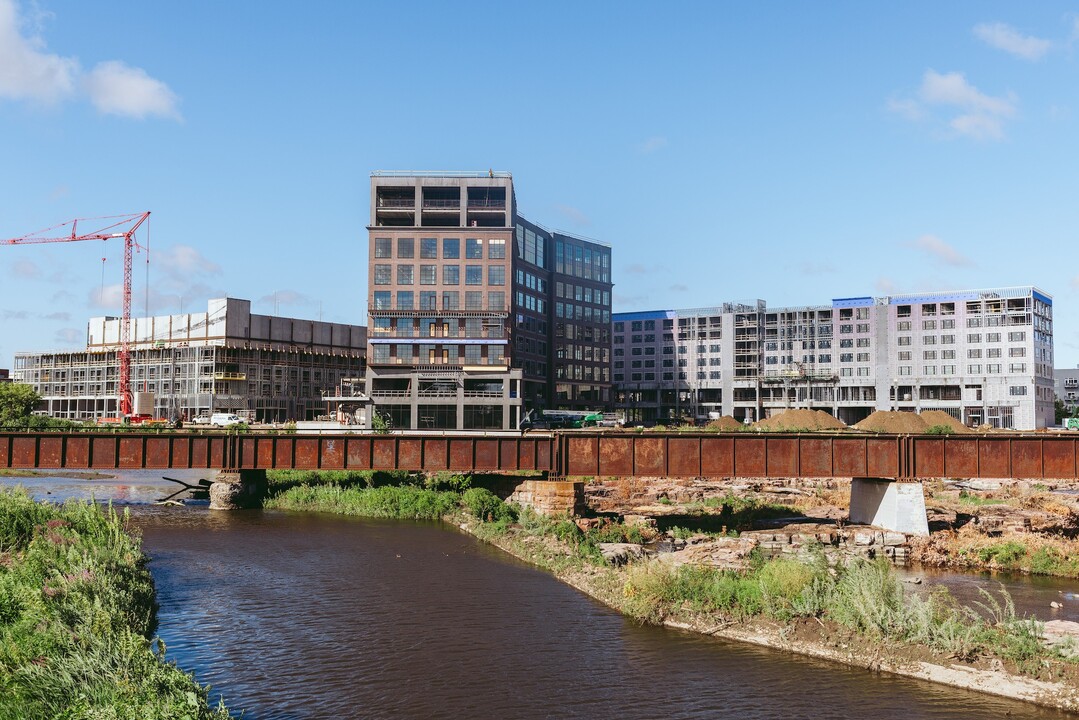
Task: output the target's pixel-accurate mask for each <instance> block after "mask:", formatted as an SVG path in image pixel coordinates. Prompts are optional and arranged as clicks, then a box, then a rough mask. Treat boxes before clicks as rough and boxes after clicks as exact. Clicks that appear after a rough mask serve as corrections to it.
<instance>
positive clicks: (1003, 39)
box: [974, 22, 1053, 60]
mask: <svg viewBox="0 0 1079 720" xmlns="http://www.w3.org/2000/svg"><path fill="white" fill-rule="evenodd" d="M974 35H975V36H976V37H977V38H978V39H979V40H981V41H982V42H984V43H985V44H987V45H989V46H991V47H995V48H996V49H997V50H1003V51H1004V52H1006V53H1009V54H1011V55H1015V56H1016V57H1018V58H1022V59H1024V60H1041V59H1042V57H1044V56H1045V54H1046V53H1047V52H1049V50H1050V48H1052V47H1053V43H1052V42H1050V41H1049V40H1043V39H1042V38H1037V37H1034V36H1033V35H1023V34H1022V33H1020V32H1019V31H1018V30H1016V29H1015V28H1013V27H1011V26H1010V25H1005V24H1004V23H1001V22H997V23H981V24H980V25H975V26H974Z"/></svg>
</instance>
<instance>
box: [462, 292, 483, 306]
mask: <svg viewBox="0 0 1079 720" xmlns="http://www.w3.org/2000/svg"><path fill="white" fill-rule="evenodd" d="M482 309H483V293H482V292H478V291H476V290H469V291H468V292H466V293H465V310H482Z"/></svg>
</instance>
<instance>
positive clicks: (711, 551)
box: [660, 537, 758, 570]
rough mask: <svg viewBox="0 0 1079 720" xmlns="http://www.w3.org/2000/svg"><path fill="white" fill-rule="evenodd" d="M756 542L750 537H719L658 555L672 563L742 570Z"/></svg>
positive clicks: (747, 564) (747, 563)
mask: <svg viewBox="0 0 1079 720" xmlns="http://www.w3.org/2000/svg"><path fill="white" fill-rule="evenodd" d="M757 545H758V542H757V540H756V539H755V538H751V537H737V538H728V537H719V538H711V539H709V540H708V541H707V542H701V543H695V544H687V545H686V547H685V548H684V549H683V550H680V551H677V552H673V553H667V554H665V555H662V556H660V557H661V558H662V560H663V561H664V562H668V563H670V564H672V565H675V566H677V565H686V564H689V565H707V566H709V567H716V568H722V569H730V570H744V569H746V568H747V567H748V566H749V554H750V553H751V552H752V551H753V549H754V548H756V547H757Z"/></svg>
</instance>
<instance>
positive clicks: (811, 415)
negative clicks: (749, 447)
mask: <svg viewBox="0 0 1079 720" xmlns="http://www.w3.org/2000/svg"><path fill="white" fill-rule="evenodd" d="M846 427H847V426H846V425H845V424H844V423H843V421H842V420H837V419H836V418H834V417H832V416H831V415H829V414H828V413H826V412H824V411H823V410H805V409H799V410H785V411H784V412H781V413H779V414H778V415H773V416H772V417H770V418H765V419H764V420H759V421H757V422H755V423H753V428H754V429H756V430H768V431H771V432H796V431H801V430H810V431H812V430H843V429H845V428H846Z"/></svg>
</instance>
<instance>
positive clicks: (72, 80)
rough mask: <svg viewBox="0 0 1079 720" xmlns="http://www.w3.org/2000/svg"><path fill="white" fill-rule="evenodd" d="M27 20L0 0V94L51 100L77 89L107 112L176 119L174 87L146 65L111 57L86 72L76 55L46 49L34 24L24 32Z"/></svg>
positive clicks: (12, 1)
mask: <svg viewBox="0 0 1079 720" xmlns="http://www.w3.org/2000/svg"><path fill="white" fill-rule="evenodd" d="M39 20H40V18H35V22H34V23H33V24H35V25H39V24H40V22H37V21H39ZM29 24H30V22H28V20H27V19H26V18H21V17H20V14H19V7H18V4H17V2H16V0H0V98H7V99H9V100H16V101H30V102H36V103H41V104H46V105H53V104H57V103H60V102H62V101H66V100H70V99H72V98H75V97H77V96H78V95H79V93H80V92H81V93H85V94H86V96H87V97H89V99H90V102H92V103H93V105H94V107H95V108H97V110H98V112H100V113H103V114H106V115H121V116H125V117H133V118H140V119H141V118H145V117H148V116H157V117H163V118H171V119H174V120H179V119H180V113H179V111H178V110H177V102H178V100H177V97H176V95H175V93H173V92H172V90H170V89H169V87H168V86H167V85H166V84H165V83H163V82H161V81H160V80H157V79H155V78H152V77H150V76H149V75H147V74H146V71H145V70H142V69H140V68H135V67H130V66H128V65H126V64H124V63H123V62H121V61H119V60H109V61H107V62H102V63H98V65H97V66H95V67H94V69H93V70H92V71H90V72H89V73H86V72H84V71H83V70H82V67H81V65H80V64H79V61H78V60H77V59H76V58H73V57H63V56H61V55H58V54H56V53H51V52H48V51H47V50H46V48H45V41H44V40H43V39H42V38H41V36H40V35H39V34H37V33H38V30H37V28H36V27H35V28H34V29H33V30H32V31H31V32H29V33H27V34H24V30H25V29H26V26H27V25H29Z"/></svg>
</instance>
